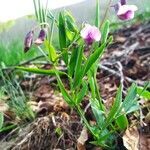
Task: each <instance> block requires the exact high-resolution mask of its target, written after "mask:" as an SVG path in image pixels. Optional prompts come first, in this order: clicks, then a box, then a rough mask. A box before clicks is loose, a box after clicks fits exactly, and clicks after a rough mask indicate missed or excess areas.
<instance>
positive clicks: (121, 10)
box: [114, 0, 138, 20]
mask: <svg viewBox="0 0 150 150" xmlns="http://www.w3.org/2000/svg"><path fill="white" fill-rule="evenodd" d="M114 9H115V11H116V14H117V16H118V18H119V19H121V20H131V19H133V18H134V12H135V11H136V10H138V8H137V6H136V5H126V1H125V0H121V3H120V2H118V3H117V4H116V5H114Z"/></svg>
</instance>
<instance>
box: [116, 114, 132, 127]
mask: <svg viewBox="0 0 150 150" xmlns="http://www.w3.org/2000/svg"><path fill="white" fill-rule="evenodd" d="M116 123H117V125H118V127H119V128H120V129H121V130H124V129H126V128H127V127H128V125H129V123H128V119H127V117H126V115H121V116H119V117H118V118H117V119H116Z"/></svg>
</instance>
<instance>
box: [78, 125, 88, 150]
mask: <svg viewBox="0 0 150 150" xmlns="http://www.w3.org/2000/svg"><path fill="white" fill-rule="evenodd" d="M87 140H88V133H87V129H86V128H85V127H83V129H82V131H81V134H80V137H79V138H78V140H77V150H86V148H85V142H86V141H87Z"/></svg>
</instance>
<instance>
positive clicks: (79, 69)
mask: <svg viewBox="0 0 150 150" xmlns="http://www.w3.org/2000/svg"><path fill="white" fill-rule="evenodd" d="M82 55H83V47H80V48H79V49H78V56H77V61H76V66H75V74H74V82H73V88H75V87H76V86H77V85H78V84H79V83H81V79H82Z"/></svg>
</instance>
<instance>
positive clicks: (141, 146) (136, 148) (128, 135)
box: [123, 126, 150, 150]
mask: <svg viewBox="0 0 150 150" xmlns="http://www.w3.org/2000/svg"><path fill="white" fill-rule="evenodd" d="M123 143H124V146H125V147H126V148H127V149H128V150H149V149H150V137H149V136H147V135H146V134H145V133H144V132H143V133H142V132H140V133H139V131H138V129H137V127H135V126H134V127H130V128H128V129H127V130H126V132H125V134H124V136H123Z"/></svg>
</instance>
